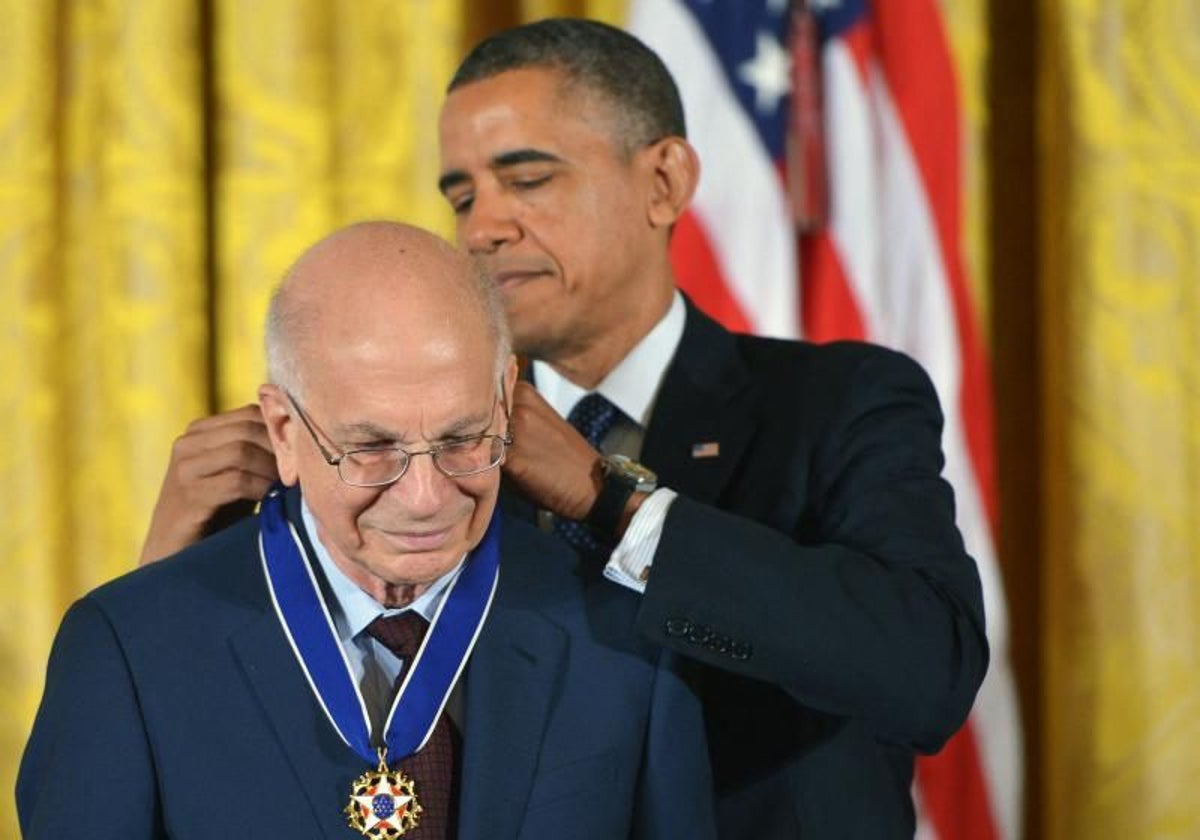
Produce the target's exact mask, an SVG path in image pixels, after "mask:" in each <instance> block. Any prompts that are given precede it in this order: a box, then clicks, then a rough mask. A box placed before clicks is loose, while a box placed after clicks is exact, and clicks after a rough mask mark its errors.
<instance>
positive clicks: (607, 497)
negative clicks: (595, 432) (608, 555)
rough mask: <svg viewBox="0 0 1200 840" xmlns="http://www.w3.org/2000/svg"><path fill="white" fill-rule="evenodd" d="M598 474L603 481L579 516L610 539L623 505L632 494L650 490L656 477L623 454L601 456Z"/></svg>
mask: <svg viewBox="0 0 1200 840" xmlns="http://www.w3.org/2000/svg"><path fill="white" fill-rule="evenodd" d="M600 473H601V477H602V480H603V482H604V483H603V484H602V486H601V488H600V495H599V496H597V497H596V503H595V504H593V505H592V509H591V510H589V511H588V513H587V516H585V517H584V518H583V521H584V523H586V524H587V526H588V527H589V528H591V529H592V530H593V531H595V532H596V534H597V535H598V536H601V537H604V538H605V539H613V538H615V537H616V535H617V528H619V527H620V525H621V517H622V516H624V515H625V505H626V504H627V503H628V502H629V497H630V496H632V495H633V494H634V493H651V492H653V491H654V488H656V487H657V486H658V476H657V475H655V474H654V471H653V470H651V469H650V468H649V467H644V466H642V465H641V464H639V463H638V462H637V461H635V460H633V459H632V458H627V457H625V456H624V455H602V456H601V457H600Z"/></svg>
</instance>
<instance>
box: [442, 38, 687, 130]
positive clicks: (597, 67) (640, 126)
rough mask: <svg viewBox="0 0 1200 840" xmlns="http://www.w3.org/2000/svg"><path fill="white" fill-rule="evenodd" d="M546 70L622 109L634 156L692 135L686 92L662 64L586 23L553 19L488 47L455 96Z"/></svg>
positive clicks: (474, 58)
mask: <svg viewBox="0 0 1200 840" xmlns="http://www.w3.org/2000/svg"><path fill="white" fill-rule="evenodd" d="M529 67H545V68H550V69H554V70H557V71H559V72H561V73H562V74H563V75H564V76H565V77H566V81H567V82H568V83H572V84H579V85H582V86H584V87H586V88H587V89H589V90H591V91H593V92H595V93H599V94H600V95H601V96H603V97H604V98H606V99H607V100H608V101H609V103H610V104H611V105H613V106H614V111H615V113H616V116H617V119H618V123H619V129H620V132H621V134H622V137H621V138H619V139H620V140H621V141H623V143H624V147H625V149H626V151H632V150H633V149H637V148H640V147H641V146H644V145H647V144H649V143H653V142H654V141H655V140H659V139H661V138H663V137H670V136H678V137H686V136H687V128H686V125H685V123H684V119H683V102H682V100H680V98H679V88H677V87H676V86H675V80H674V79H673V78H671V73H670V71H669V70H667V66H666V65H665V64H663V62H662V59H661V58H659V57H658V55H656V54H655V52H654V51H653V50H652V49H650V48H649V47H647V46H646V45H645V44H643V43H642V42H641V41H639V40H638V39H637V38H635V37H634V36H632V35H630V34H629V33H628V32H625V31H624V30H621V29H617V28H616V27H614V26H609V25H608V24H606V23H600V22H599V21H595V20H583V19H581V18H547V19H545V20H539V21H537V22H535V23H528V24H525V25H524V26H518V27H515V28H513V29H508V30H505V31H504V32H500V33H498V34H496V35H493V36H491V37H490V38H487V39H485V40H483V41H481V42H480V43H479V44H478V45H476V47H475V48H474V49H473V50H471V52H470V53H468V54H467V57H466V58H464V59H463V62H462V64H460V65H459V67H458V70H457V72H455V74H454V78H453V79H451V80H450V85H449V87H448V88H447V91H446V92H447V93H449V92H451V91H453V90H454V89H455V88H459V87H462V86H463V85H468V84H470V83H472V82H478V81H482V80H484V79H490V78H491V77H493V76H498V75H499V74H501V73H504V72H506V71H508V70H520V69H523V68H529Z"/></svg>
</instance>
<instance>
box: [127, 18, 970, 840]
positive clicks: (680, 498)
mask: <svg viewBox="0 0 1200 840" xmlns="http://www.w3.org/2000/svg"><path fill="white" fill-rule="evenodd" d="M440 142H441V149H442V169H441V176H440V187H441V190H442V192H443V194H444V195H445V196H446V198H447V199H448V200H449V201H450V203H451V205H452V206H453V208H454V210H455V214H456V218H457V229H458V240H459V244H460V246H461V247H463V248H464V249H465V250H467V251H469V252H470V253H471V254H473V255H474V256H475V257H476V258H477V259H478V260H479V261H480V262H481V263H482V264H483V266H484V267H485V269H486V270H487V271H488V272H489V274H490V275H491V276H492V277H493V279H494V280H495V282H496V283H497V284H498V286H499V287H500V289H501V292H502V294H503V297H504V304H505V309H506V311H507V314H508V318H509V323H510V326H511V329H512V331H513V337H514V346H515V348H516V349H517V351H518V352H519V353H522V354H524V355H526V356H528V357H530V358H532V359H533V360H534V364H533V365H532V380H533V382H535V383H536V386H537V387H536V390H535V389H534V388H533V387H532V386H531V385H530V384H529V383H524V382H520V383H517V385H516V388H515V390H514V402H513V417H512V420H513V429H514V432H515V434H516V437H517V442H516V444H515V446H514V448H513V449H512V451H511V452H510V454H509V458H508V460H507V462H506V464H505V467H504V471H505V474H506V476H507V477H508V478H509V479H510V481H511V483H512V484H514V485H515V486H516V488H518V490H519V492H520V495H521V496H522V497H523V499H524V501H523V502H522V501H520V500H515V502H514V505H513V508H514V510H516V509H519V508H521V507H524V508H525V510H526V512H527V514H528V515H529V516H530V518H534V517H537V518H538V519H539V520H540V521H541V523H542V524H543V526H545V527H547V528H550V527H552V528H553V529H554V530H556V531H557V532H558V533H560V535H561V536H563V537H564V538H566V539H568V540H570V541H572V542H573V543H574V544H575V545H577V546H580V547H581V549H582V550H583V551H585V552H589V553H591V554H593V555H595V556H597V557H599V559H600V563H601V565H602V567H603V573H604V575H605V576H606V577H607V578H609V579H610V581H611V583H612V585H613V586H614V587H625V588H628V589H632V590H635V591H639V592H641V593H642V601H641V605H640V609H639V610H638V615H637V617H636V626H637V628H638V631H639V632H640V633H641V635H642V636H643V637H644V638H646V639H649V640H652V641H654V642H656V643H658V644H659V645H661V646H663V647H665V648H667V649H672V650H675V651H678V652H680V653H682V654H684V655H685V656H687V657H689V659H690V660H691V661H692V662H694V663H695V664H696V667H697V673H696V680H697V682H698V683H699V686H700V690H701V691H702V694H703V698H704V704H705V717H706V723H707V726H708V732H709V738H710V744H711V752H712V761H713V766H714V772H715V776H716V786H717V793H718V796H719V805H718V807H719V816H720V821H721V822H720V830H721V834H722V836H724V837H729V838H741V837H744V838H755V840H757V838H764V837H770V838H775V837H796V836H818V837H825V836H836V837H869V838H879V837H898V836H911V834H912V833H913V829H914V816H913V807H912V802H911V798H910V793H909V790H910V786H911V780H912V771H913V757H914V753H915V752H917V751H921V752H933V751H936V750H937V749H938V748H939V747H940V746H941V744H942V743H943V742H944V741H945V740H946V739H947V738H948V737H949V736H950V735H951V734H952V733H953V732H954V731H955V730H956V729H957V728H958V727H959V726H960V725H961V723H962V721H963V720H964V719H965V717H966V715H967V713H968V711H969V710H970V707H971V703H972V701H973V699H974V696H975V692H976V690H977V689H978V686H979V684H980V682H981V681H982V679H983V675H984V672H985V670H986V667H987V655H988V651H987V642H986V638H985V635H984V616H983V605H982V598H981V593H980V586H979V580H978V575H977V571H976V569H975V566H974V563H973V562H972V561H971V559H970V558H969V557H968V556H967V555H966V553H965V551H964V548H963V545H962V541H961V538H960V536H959V534H958V532H957V529H956V527H955V524H954V503H953V497H952V493H951V491H950V488H949V486H948V485H947V484H946V483H945V481H944V480H943V479H942V478H941V476H940V472H941V467H942V454H941V448H940V434H941V422H942V418H941V413H940V411H939V408H938V405H937V399H936V396H935V394H934V392H933V389H932V387H931V385H930V383H929V380H928V378H927V377H926V376H925V374H924V373H923V372H922V371H921V370H920V368H919V367H918V366H917V365H916V364H915V363H913V362H912V361H911V360H909V359H908V358H906V357H903V356H901V355H899V354H896V353H892V352H889V351H886V350H883V349H881V348H877V347H871V346H867V345H861V344H849V343H846V344H837V345H830V346H825V347H817V346H813V345H810V344H806V343H803V342H784V341H771V340H765V339H756V338H750V337H746V336H736V335H733V334H730V333H728V332H726V331H725V330H723V329H722V328H721V327H720V326H718V325H717V324H715V323H714V322H712V321H711V320H709V319H708V318H706V317H705V316H704V315H703V314H702V313H701V312H699V311H698V310H696V309H695V308H694V307H692V306H691V305H690V304H689V303H688V302H687V301H686V300H685V299H683V297H682V296H681V295H679V293H678V292H676V291H675V289H674V276H673V274H672V270H671V266H670V262H669V260H668V243H669V239H670V233H671V228H672V225H673V224H674V223H675V221H676V220H677V219H678V218H679V216H680V214H681V213H682V212H683V209H684V208H685V207H686V206H687V204H688V202H689V200H690V198H691V195H692V192H693V190H694V188H695V185H696V182H697V179H698V177H699V164H698V161H697V159H696V154H695V152H694V151H693V149H692V147H691V146H690V145H689V144H688V142H687V141H686V139H685V129H684V119H683V113H682V106H681V103H680V101H679V96H678V92H677V91H676V89H675V85H674V82H673V81H672V79H671V77H670V75H669V73H668V72H667V70H666V68H665V67H664V66H663V65H662V63H661V61H659V60H658V58H657V57H656V56H655V55H654V54H653V53H652V52H651V51H650V50H648V49H646V48H645V47H644V46H643V45H641V44H640V43H639V42H638V41H637V40H636V39H634V38H632V37H631V36H629V35H627V34H625V33H623V32H620V31H619V30H614V29H611V28H609V27H606V26H603V25H601V24H597V23H594V22H589V21H577V20H557V21H542V22H539V23H535V24H531V25H528V26H524V27H519V28H517V29H514V30H511V31H509V32H506V33H502V34H501V35H499V36H496V37H495V38H492V39H489V40H488V41H485V42H484V43H482V44H481V45H479V46H478V47H477V48H476V49H475V50H474V51H473V52H472V53H471V54H470V55H469V56H468V57H467V58H466V59H465V60H464V62H463V64H462V66H461V67H460V68H459V71H458V73H457V74H456V76H455V78H454V80H453V81H452V82H451V86H450V91H449V94H448V96H447V100H446V104H445V106H444V109H443V112H442V118H441V134H440ZM252 415H253V411H252V410H250V409H246V410H242V411H241V412H239V413H238V414H236V416H227V417H224V418H214V419H210V420H209V421H205V424H203V425H201V426H200V427H197V428H196V429H193V430H192V432H190V433H189V435H186V436H185V437H184V438H183V439H181V441H180V444H179V446H178V447H177V453H176V456H177V457H175V458H174V459H173V461H172V466H171V468H170V472H169V475H168V481H167V483H166V484H165V486H164V490H163V494H162V496H161V497H160V503H159V508H158V510H157V512H156V516H155V521H154V524H153V526H152V530H151V535H150V537H149V538H148V541H147V551H146V555H147V557H151V556H153V555H154V554H156V553H157V551H156V548H155V547H156V546H158V545H166V544H172V543H173V542H177V541H181V540H186V539H190V538H192V536H193V535H194V534H195V533H196V531H197V530H198V529H199V528H200V527H201V525H202V523H203V522H204V521H206V520H207V519H208V518H209V517H210V516H211V514H212V512H213V511H214V509H216V508H217V507H218V505H219V504H220V503H221V502H223V501H227V500H231V499H233V498H236V497H237V494H236V493H234V492H229V491H227V490H225V489H224V488H227V487H229V486H231V485H234V484H236V483H237V482H239V481H247V482H250V483H253V482H254V481H256V480H260V481H265V480H266V476H261V475H260V473H263V472H266V473H269V468H263V469H261V470H256V469H254V468H251V467H249V466H248V464H249V463H250V462H249V461H247V460H246V459H233V458H230V459H224V460H222V459H220V458H217V459H212V458H207V457H205V456H204V455H203V453H202V452H201V454H199V455H197V454H196V453H197V450H203V446H202V445H201V442H202V441H203V440H205V439H207V436H208V435H216V436H217V437H218V438H219V439H220V440H224V439H225V438H226V437H228V436H229V435H230V426H231V425H232V424H239V425H241V426H243V427H244V428H245V429H246V430H247V431H246V434H245V436H244V437H245V439H247V440H249V439H250V437H251V434H252V432H251V431H249V429H250V428H251V427H253V416H252ZM563 418H569V419H570V420H571V421H572V422H571V423H568V422H567V421H565V420H564V419H563ZM577 429H578V430H577ZM579 430H582V431H579ZM251 446H254V444H251ZM258 448H259V449H260V450H261V451H260V454H262V455H265V454H266V452H267V450H266V449H264V448H262V447H261V445H260V446H259V447H258ZM614 455H623V456H625V457H626V458H629V459H633V461H634V462H640V463H641V465H644V466H645V467H648V468H649V470H650V471H647V470H645V469H642V468H639V466H638V464H637V463H630V462H629V461H627V460H621V459H620V458H615V457H612V456H614ZM653 473H657V476H654V475H653ZM256 476H257V477H256ZM206 480H211V481H207V482H206ZM572 523H576V524H574V525H573V524H572ZM579 523H584V524H586V527H584V524H579Z"/></svg>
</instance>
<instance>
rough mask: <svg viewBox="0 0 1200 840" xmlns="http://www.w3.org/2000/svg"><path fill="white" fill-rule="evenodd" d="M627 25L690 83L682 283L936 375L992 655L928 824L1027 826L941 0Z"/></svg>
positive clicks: (940, 772) (986, 392) (924, 830)
mask: <svg viewBox="0 0 1200 840" xmlns="http://www.w3.org/2000/svg"><path fill="white" fill-rule="evenodd" d="M629 27H630V29H631V31H633V32H634V33H635V34H636V35H638V36H639V37H640V38H642V40H644V41H645V42H646V43H647V44H649V45H650V46H651V47H652V48H653V49H654V50H655V51H657V52H658V53H659V55H661V56H662V57H663V60H664V61H666V63H667V65H668V67H670V69H671V71H672V73H673V74H674V76H675V78H676V80H677V81H678V83H679V85H680V90H681V93H682V95H683V100H684V108H685V110H686V113H687V119H688V135H689V138H690V139H691V141H692V143H693V144H694V145H695V146H696V148H697V150H698V152H699V154H700V159H701V168H702V173H701V180H700V186H699V189H698V191H697V194H696V198H695V201H694V204H693V206H692V209H691V211H690V212H689V213H688V214H687V215H686V216H685V217H684V219H683V220H682V222H681V223H680V224H679V225H678V226H677V228H676V233H675V236H674V239H673V243H672V259H673V262H674V265H675V269H676V273H677V276H678V278H679V281H680V285H681V286H682V287H683V288H684V289H685V290H686V291H687V292H688V293H689V294H691V295H692V297H693V298H694V299H695V300H696V301H697V303H699V305H700V306H701V307H702V308H704V309H705V310H706V311H708V312H710V313H712V314H713V315H715V316H716V317H718V318H719V319H720V320H722V321H723V322H724V323H725V324H726V326H728V327H730V328H732V329H736V330H743V331H748V332H755V333H759V334H764V335H776V336H785V337H795V336H799V335H803V336H805V337H807V338H809V339H812V340H815V341H827V340H832V339H836V338H858V339H865V340H869V341H873V342H876V343H879V344H884V345H887V346H890V347H894V348H897V349H899V350H902V351H904V352H906V353H908V354H909V355H910V356H912V357H914V358H915V359H917V360H918V361H919V362H921V364H922V365H923V366H924V367H925V369H926V370H927V371H928V372H929V374H930V376H931V378H932V379H933V381H934V384H935V386H936V387H937V390H938V393H939V396H940V398H941V401H942V406H943V410H944V411H945V414H946V426H945V431H944V436H943V444H944V448H945V451H946V477H947V479H948V480H949V481H950V483H951V484H953V486H954V489H955V495H956V499H957V503H958V519H959V527H960V528H961V529H962V532H963V536H964V538H965V540H966V543H967V547H968V550H969V551H970V553H971V555H972V556H973V557H974V558H975V560H976V562H977V563H978V565H979V571H980V575H981V577H982V578H983V586H984V600H985V608H986V610H987V618H988V639H989V642H990V644H991V649H992V662H991V667H990V669H989V673H988V676H987V678H986V680H985V682H984V685H983V688H982V689H981V691H980V695H979V698H978V700H977V701H976V705H975V708H974V710H973V711H972V714H971V717H970V719H969V720H968V722H967V725H966V726H964V727H963V729H962V730H961V731H960V732H959V733H958V734H957V735H956V736H955V737H954V738H953V739H952V740H951V741H950V743H949V744H948V745H947V746H946V748H945V749H943V750H942V752H940V753H939V754H938V755H937V756H934V757H931V758H924V757H922V758H920V759H919V760H918V764H917V777H916V785H915V790H914V799H915V801H916V804H917V809H918V831H917V833H918V836H919V837H930V838H934V837H936V838H940V839H941V840H958V838H972V840H975V838H988V837H1003V838H1013V837H1018V836H1020V833H1021V822H1022V814H1021V807H1022V783H1021V776H1022V771H1021V766H1022V753H1021V749H1022V747H1021V731H1020V723H1019V720H1018V717H1017V705H1016V695H1015V687H1014V683H1013V678H1012V671H1011V669H1010V666H1009V661H1008V643H1007V636H1008V628H1007V609H1006V605H1005V600H1004V594H1003V590H1002V583H1001V579H1000V575H999V570H998V568H997V564H996V552H995V540H994V529H995V523H996V498H995V486H994V468H993V457H994V456H993V448H992V429H991V421H992V416H991V404H990V399H991V393H990V381H989V368H988V360H987V356H986V352H985V348H984V346H983V341H982V337H981V334H980V330H979V326H978V323H977V320H976V314H975V309H974V305H973V302H972V299H971V290H970V287H969V285H968V283H967V278H966V274H965V270H964V264H963V259H962V255H961V251H960V248H961V230H960V225H961V172H960V143H961V136H962V132H963V127H962V123H961V120H960V116H959V109H958V92H957V88H956V79H955V68H954V63H953V58H952V56H951V54H950V50H949V46H948V43H947V40H946V35H945V31H944V29H943V25H942V20H941V14H940V10H939V6H938V3H937V0H871V1H870V2H869V1H868V0H808V2H807V3H805V2H803V0H796V2H791V0H634V2H633V4H632V8H631V14H630V21H629Z"/></svg>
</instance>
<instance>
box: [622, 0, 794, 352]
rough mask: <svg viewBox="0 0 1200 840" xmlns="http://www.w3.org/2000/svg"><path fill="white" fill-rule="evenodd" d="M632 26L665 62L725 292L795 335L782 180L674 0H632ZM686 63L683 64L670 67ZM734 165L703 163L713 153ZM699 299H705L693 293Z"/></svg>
mask: <svg viewBox="0 0 1200 840" xmlns="http://www.w3.org/2000/svg"><path fill="white" fill-rule="evenodd" d="M630 27H631V28H632V29H633V31H635V32H636V33H637V34H638V35H639V36H640V37H641V38H642V40H643V41H645V42H646V44H648V45H649V46H650V47H651V48H652V49H654V51H655V52H657V53H658V54H659V55H660V56H661V57H662V59H663V61H665V62H666V64H667V66H668V67H670V68H675V70H676V72H675V73H674V76H675V80H676V82H677V83H678V85H679V93H680V96H681V97H682V98H683V105H684V111H685V113H686V114H687V119H688V136H689V139H690V140H691V142H692V144H693V145H694V146H695V147H696V150H697V152H698V153H699V155H700V161H701V177H700V183H699V186H698V188H697V190H696V195H695V198H694V200H693V202H692V212H693V213H695V215H696V220H697V221H698V222H699V223H700V225H701V226H702V228H703V230H704V231H705V233H706V235H707V241H708V243H709V245H710V246H711V248H712V252H713V254H714V255H715V257H716V264H717V265H718V266H719V267H720V271H721V276H722V277H723V278H724V284H725V286H726V288H727V290H728V294H729V296H730V297H731V298H732V299H733V300H734V301H736V302H737V306H738V308H739V309H740V310H741V311H742V312H743V313H744V315H745V319H746V323H747V324H748V325H752V327H753V330H754V331H755V332H758V333H761V334H764V335H775V336H781V337H792V338H794V337H796V336H797V335H799V332H800V330H799V319H798V315H797V312H798V306H797V301H798V299H799V290H798V288H797V284H796V247H795V235H794V233H793V232H792V225H791V213H790V210H789V207H788V202H787V197H786V195H785V193H784V187H783V184H782V182H781V181H780V178H779V176H778V174H777V172H776V169H775V166H774V164H773V162H772V161H771V159H770V158H769V157H768V155H767V153H766V148H765V146H764V144H763V142H762V140H761V139H760V138H759V136H758V134H757V131H756V129H755V126H754V124H753V123H752V121H751V120H750V118H749V117H748V116H747V114H746V111H745V110H744V109H743V108H742V106H741V103H740V102H739V101H738V98H737V96H736V95H735V94H734V92H733V91H732V90H731V89H730V86H729V78H728V76H727V74H726V72H725V70H724V68H723V67H722V65H721V63H720V61H719V60H718V59H717V57H716V55H715V54H714V53H713V51H712V48H711V47H710V45H709V42H708V40H707V38H706V37H705V34H704V30H703V29H702V28H701V26H700V25H699V24H698V23H697V22H696V19H695V18H694V17H693V16H692V15H691V14H690V13H689V12H688V11H687V9H686V8H684V6H683V5H681V4H680V3H678V2H676V0H644V2H639V3H636V4H634V6H633V10H632V14H631V17H630ZM682 67H686V68H687V72H686V73H684V72H678V68H682ZM721 160H731V161H737V166H734V167H729V166H717V165H715V164H714V165H712V166H709V164H710V163H712V162H714V161H721ZM700 302H701V305H702V306H705V308H706V309H707V302H706V301H704V300H703V299H701V301H700Z"/></svg>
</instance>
